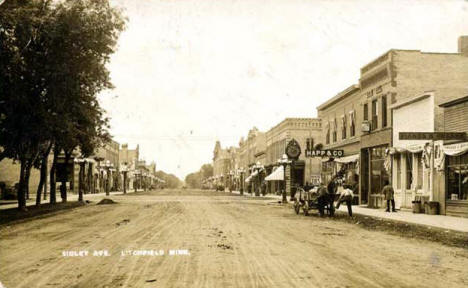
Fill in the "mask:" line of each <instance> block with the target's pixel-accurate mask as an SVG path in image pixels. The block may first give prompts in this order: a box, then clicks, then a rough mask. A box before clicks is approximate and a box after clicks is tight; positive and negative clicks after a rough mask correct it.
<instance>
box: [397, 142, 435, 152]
mask: <svg viewBox="0 0 468 288" xmlns="http://www.w3.org/2000/svg"><path fill="white" fill-rule="evenodd" d="M426 145H427V142H425V143H411V144H408V145H405V146H403V147H392V148H390V149H389V153H390V155H393V154H395V153H402V152H409V153H421V152H423V150H424V147H425V146H426Z"/></svg>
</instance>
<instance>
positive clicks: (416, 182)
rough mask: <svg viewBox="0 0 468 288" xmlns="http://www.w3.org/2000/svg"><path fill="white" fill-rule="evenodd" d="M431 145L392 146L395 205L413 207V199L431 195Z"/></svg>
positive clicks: (390, 151) (427, 197)
mask: <svg viewBox="0 0 468 288" xmlns="http://www.w3.org/2000/svg"><path fill="white" fill-rule="evenodd" d="M431 149H432V148H431V146H430V144H429V143H421V144H411V145H407V146H405V147H393V148H390V149H389V151H388V153H389V154H390V155H391V157H392V161H393V173H392V175H393V179H392V185H393V189H394V190H395V206H396V208H397V209H400V208H408V209H409V208H411V207H412V201H414V200H417V199H418V200H420V199H426V200H427V201H428V200H429V199H430V197H431V191H432V190H433V188H432V181H431V168H430V167H431V164H430V154H431Z"/></svg>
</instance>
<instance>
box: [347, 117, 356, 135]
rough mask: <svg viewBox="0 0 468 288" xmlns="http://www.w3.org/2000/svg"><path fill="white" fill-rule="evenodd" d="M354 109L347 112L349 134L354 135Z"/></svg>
mask: <svg viewBox="0 0 468 288" xmlns="http://www.w3.org/2000/svg"><path fill="white" fill-rule="evenodd" d="M354 117H355V114H354V111H351V112H350V113H349V136H350V137H354V136H355V135H356V124H355V122H356V119H355V118H354Z"/></svg>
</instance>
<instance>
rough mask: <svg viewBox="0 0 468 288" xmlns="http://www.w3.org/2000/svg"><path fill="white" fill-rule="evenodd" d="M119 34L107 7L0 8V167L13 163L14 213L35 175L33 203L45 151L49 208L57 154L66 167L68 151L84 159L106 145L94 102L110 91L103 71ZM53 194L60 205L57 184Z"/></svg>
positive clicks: (37, 1)
mask: <svg viewBox="0 0 468 288" xmlns="http://www.w3.org/2000/svg"><path fill="white" fill-rule="evenodd" d="M124 27H125V19H124V18H123V16H122V13H121V11H119V10H117V9H115V8H112V7H111V6H110V5H109V3H108V1H100V0H64V1H60V2H58V1H50V0H18V1H6V2H4V3H3V4H2V5H1V6H0V63H1V65H0V91H1V93H0V147H1V148H0V149H1V150H0V161H1V160H2V159H4V158H11V159H14V160H15V161H18V162H19V163H20V179H19V189H18V207H19V208H20V209H23V210H24V209H26V199H25V195H26V193H27V189H28V187H29V175H30V173H31V169H35V168H37V169H40V175H41V178H40V183H39V187H38V188H37V196H36V197H37V198H36V199H37V204H39V203H40V199H41V191H42V187H43V184H44V180H45V179H46V177H47V171H48V167H47V158H48V155H49V154H50V153H51V152H52V153H53V163H52V167H50V202H51V203H56V195H55V190H56V180H55V175H56V173H55V171H56V166H57V158H58V156H59V154H61V153H63V154H64V155H65V161H66V163H68V161H69V159H70V158H71V156H72V152H73V151H80V153H81V156H82V157H88V156H90V155H92V154H93V152H94V151H95V149H96V148H97V147H99V145H102V143H103V142H105V141H107V140H109V138H110V136H109V133H108V119H107V118H106V117H105V116H104V113H103V110H102V108H101V107H100V105H99V102H98V100H97V95H98V94H99V93H100V92H101V91H103V90H105V89H110V88H112V84H111V82H110V77H109V71H108V70H107V68H106V64H107V63H108V62H109V59H110V55H111V54H112V53H114V51H115V47H116V43H117V40H118V36H119V34H120V32H121V31H122V30H123V29H124ZM80 175H81V173H80ZM60 192H61V197H62V201H64V202H65V201H66V185H65V183H62V185H61V191H60ZM80 196H82V195H80ZM80 198H81V199H82V197H80Z"/></svg>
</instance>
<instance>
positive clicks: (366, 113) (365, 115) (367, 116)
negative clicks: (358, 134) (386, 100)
mask: <svg viewBox="0 0 468 288" xmlns="http://www.w3.org/2000/svg"><path fill="white" fill-rule="evenodd" d="M362 113H363V114H364V115H363V116H364V117H363V119H364V121H368V120H369V107H368V106H367V103H366V104H364V108H363V111H362Z"/></svg>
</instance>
